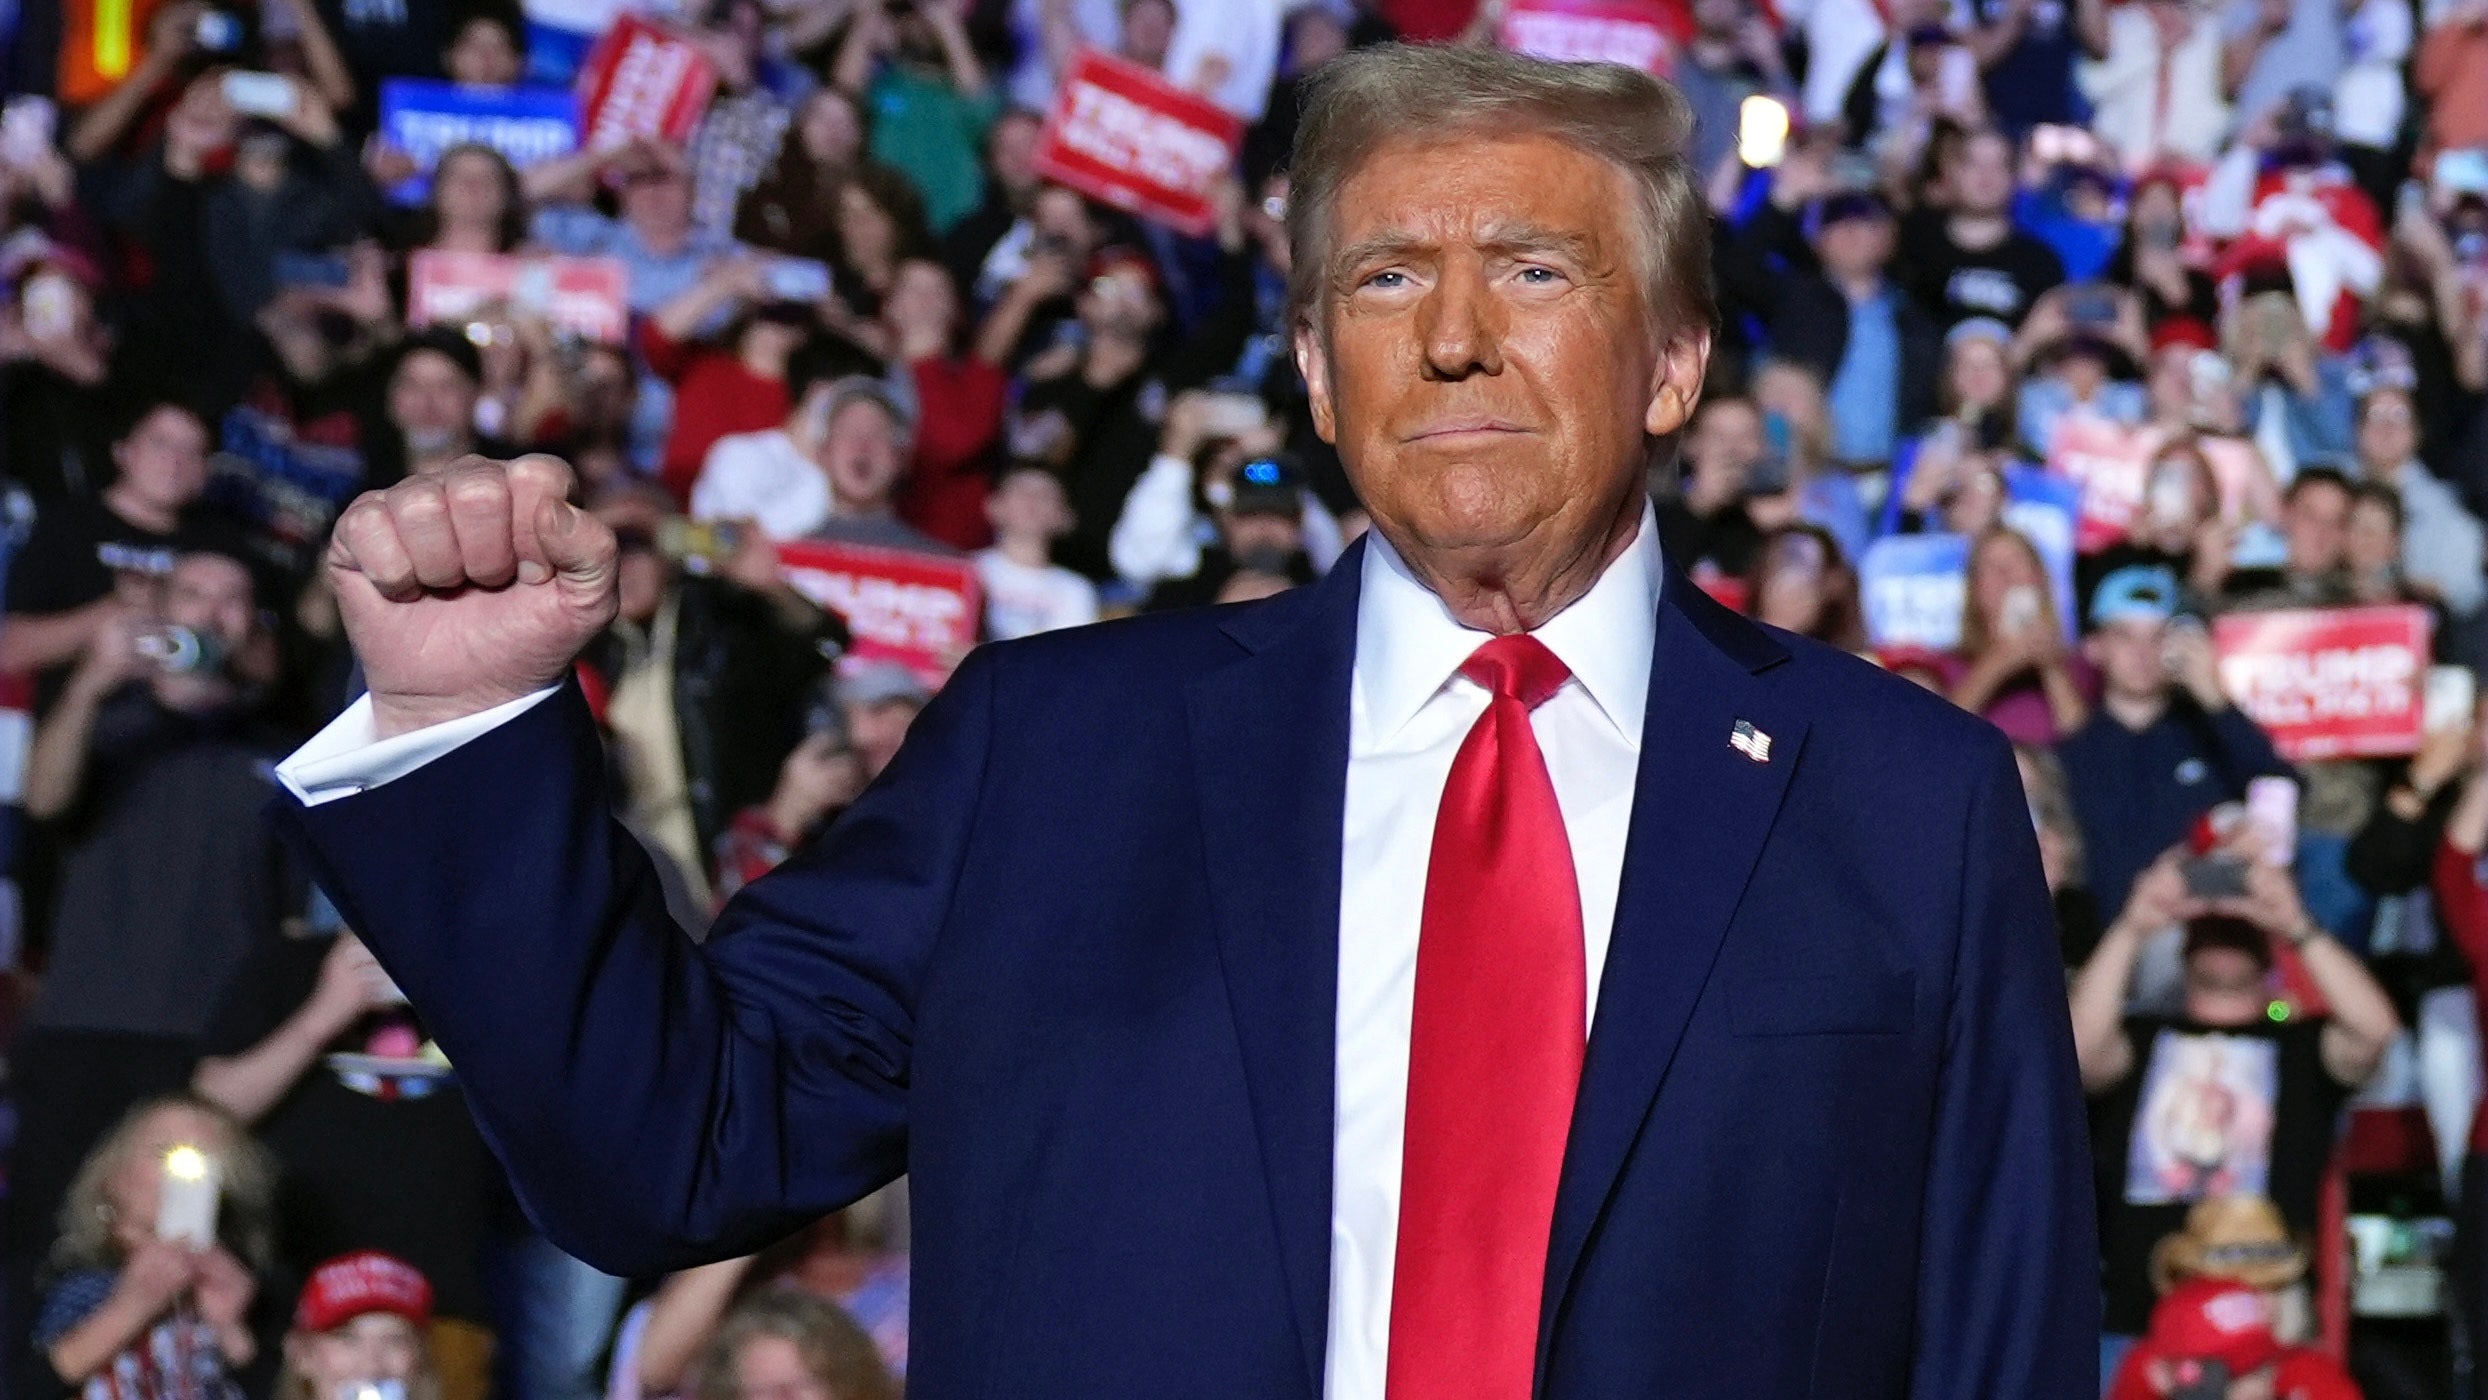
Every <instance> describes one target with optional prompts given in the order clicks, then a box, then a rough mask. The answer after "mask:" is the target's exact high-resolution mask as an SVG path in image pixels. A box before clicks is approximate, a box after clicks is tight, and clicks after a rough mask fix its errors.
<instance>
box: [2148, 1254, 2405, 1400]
mask: <svg viewBox="0 0 2488 1400" xmlns="http://www.w3.org/2000/svg"><path fill="white" fill-rule="evenodd" d="M2108 1400H2359V1388H2358V1383H2357V1382H2356V1381H2353V1380H2351V1379H2350V1373H2349V1372H2347V1371H2345V1370H2343V1369H2342V1368H2341V1363H2339V1362H2337V1361H2335V1360H2333V1359H2332V1358H2331V1357H2329V1356H2326V1355H2325V1354H2323V1353H2322V1352H2320V1351H2316V1350H2315V1349H2313V1348H2312V1347H2293V1346H2287V1345H2284V1344H2283V1343H2282V1341H2281V1339H2280V1338H2279V1337H2278V1336H2276V1335H2274V1334H2273V1331H2272V1300H2271V1299H2270V1298H2268V1297H2266V1296H2265V1295H2264V1294H2263V1292H2262V1291H2261V1290H2260V1289H2257V1288H2255V1287H2254V1286H2253V1285H2251V1284H2245V1283H2239V1282H2236V1281H2234V1280H2230V1279H2210V1278H2194V1279H2187V1280H2186V1281H2185V1282H2183V1283H2180V1284H2178V1285H2177V1286H2176V1287H2174V1288H2172V1289H2170V1290H2169V1291H2168V1296H2167V1297H2165V1298H2162V1299H2161V1300H2160V1305H2159V1306H2158V1307H2157V1308H2154V1309H2153V1310H2152V1313H2151V1331H2150V1333H2149V1334H2148V1335H2146V1336H2145V1337H2144V1338H2143V1339H2142V1341H2141V1343H2140V1344H2138V1345H2137V1346H2136V1347H2135V1348H2134V1349H2133V1350H2132V1351H2129V1352H2127V1353H2126V1354H2125V1362H2124V1364H2123V1365H2121V1366H2119V1367H2118V1368H2117V1375H2116V1381H2115V1383H2114V1384H2112V1385H2110V1386H2109V1387H2108Z"/></svg>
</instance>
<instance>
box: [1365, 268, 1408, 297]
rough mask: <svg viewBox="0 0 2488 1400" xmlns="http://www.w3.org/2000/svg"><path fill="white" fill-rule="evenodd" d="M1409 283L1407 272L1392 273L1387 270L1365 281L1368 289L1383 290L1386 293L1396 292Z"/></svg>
mask: <svg viewBox="0 0 2488 1400" xmlns="http://www.w3.org/2000/svg"><path fill="white" fill-rule="evenodd" d="M1407 281H1408V274H1407V273H1405V272H1393V271H1390V270H1388V269H1386V270H1384V271H1381V272H1377V273H1375V274H1374V275H1373V276H1371V277H1368V278H1366V279H1365V285H1366V286H1368V287H1375V288H1379V289H1380V290H1382V291H1386V292H1388V291H1396V290H1397V289H1399V288H1400V287H1402V286H1404V285H1406V283H1407Z"/></svg>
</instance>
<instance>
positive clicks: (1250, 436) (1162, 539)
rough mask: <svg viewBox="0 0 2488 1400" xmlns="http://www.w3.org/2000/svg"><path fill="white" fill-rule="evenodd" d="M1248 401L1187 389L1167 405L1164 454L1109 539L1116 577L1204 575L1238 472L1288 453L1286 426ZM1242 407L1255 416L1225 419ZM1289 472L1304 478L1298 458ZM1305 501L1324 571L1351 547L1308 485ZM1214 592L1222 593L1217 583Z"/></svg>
mask: <svg viewBox="0 0 2488 1400" xmlns="http://www.w3.org/2000/svg"><path fill="white" fill-rule="evenodd" d="M1248 398H1249V396H1248V395H1246V394H1244V393H1243V392H1241V391H1232V390H1231V391H1225V392H1220V393H1212V392H1211V391H1208V390H1204V389H1187V390H1185V391H1184V392H1182V393H1180V394H1177V395H1176V396H1175V397H1174V398H1173V399H1172V400H1171V401H1170V402H1169V403H1168V404H1167V406H1166V424H1165V429H1164V431H1163V432H1161V433H1160V434H1159V436H1158V450H1157V453H1156V454H1155V455H1154V456H1152V457H1151V458H1150V459H1149V467H1148V470H1146V471H1144V472H1142V473H1141V476H1140V480H1138V481H1136V482H1134V483H1132V491H1131V494H1130V495H1129V496H1126V497H1124V499H1123V503H1122V510H1121V514H1119V515H1118V516H1117V517H1116V519H1115V522H1114V532H1113V533H1112V534H1111V535H1109V536H1107V541H1106V543H1107V555H1108V557H1109V558H1110V559H1111V560H1112V562H1113V564H1114V571H1115V576H1116V577H1117V578H1119V579H1121V580H1123V581H1124V582H1125V583H1127V584H1135V585H1139V586H1141V587H1143V588H1153V587H1155V586H1157V585H1158V584H1160V583H1162V582H1165V581H1167V580H1170V579H1192V578H1198V577H1201V576H1202V574H1203V572H1204V562H1203V560H1204V551H1208V550H1214V549H1215V548H1217V547H1218V544H1219V536H1220V533H1221V526H1220V520H1219V515H1220V512H1221V511H1222V510H1224V509H1225V507H1226V506H1227V505H1228V504H1229V503H1230V501H1231V500H1232V498H1233V496H1234V493H1235V490H1236V487H1237V473H1238V471H1239V470H1240V469H1241V468H1242V467H1243V466H1244V465H1245V464H1246V463H1247V462H1253V461H1259V460H1262V459H1265V458H1275V457H1277V456H1279V455H1281V449H1282V446H1283V445H1284V442H1285V440H1286V431H1285V429H1284V428H1283V427H1282V426H1281V425H1279V424H1277V423H1274V422H1271V421H1270V420H1269V417H1268V412H1267V408H1266V406H1265V405H1261V404H1258V403H1250V402H1246V400H1247V399H1248ZM1238 405H1241V406H1242V407H1244V408H1245V409H1247V410H1248V413H1249V416H1248V417H1247V418H1246V419H1245V420H1244V421H1243V422H1241V423H1237V422H1225V421H1221V420H1220V415H1221V414H1231V413H1233V412H1234V411H1235V409H1236V407H1237V406H1238ZM1288 473H1289V476H1290V479H1291V480H1300V479H1301V478H1302V476H1303V473H1302V472H1301V471H1300V470H1299V467H1298V464H1296V463H1295V462H1294V460H1293V459H1292V458H1290V459H1289V466H1288ZM1298 504H1299V506H1300V509H1299V510H1298V512H1297V515H1298V518H1299V520H1300V521H1301V523H1302V527H1303V529H1302V535H1303V539H1302V541H1301V542H1300V543H1301V547H1302V548H1303V549H1304V551H1305V552H1306V554H1307V555H1308V556H1309V557H1310V558H1311V560H1312V561H1313V563H1314V565H1315V566H1316V567H1317V568H1318V567H1322V566H1326V565H1328V564H1329V563H1330V562H1331V561H1333V560H1335V559H1337V558H1338V557H1339V551H1340V550H1341V549H1342V548H1343V547H1344V545H1345V542H1344V541H1343V540H1341V539H1340V537H1339V521H1338V518H1337V517H1336V516H1333V515H1332V514H1331V513H1330V511H1329V510H1328V509H1327V508H1326V507H1324V506H1323V504H1322V501H1321V498H1320V496H1319V495H1317V494H1316V493H1315V492H1314V491H1313V490H1312V489H1311V487H1310V485H1309V484H1307V485H1306V486H1305V487H1304V489H1303V492H1302V497H1301V499H1300V501H1299V503H1298ZM1293 548H1294V547H1292V546H1291V552H1292V549H1293ZM1280 572H1282V573H1284V572H1286V571H1285V570H1284V569H1282V570H1281V571H1280ZM1211 591H1212V592H1215V591H1216V588H1215V585H1214V584H1213V585H1212V587H1211Z"/></svg>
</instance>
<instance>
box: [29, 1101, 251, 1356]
mask: <svg viewBox="0 0 2488 1400" xmlns="http://www.w3.org/2000/svg"><path fill="white" fill-rule="evenodd" d="M177 1177H178V1178H183V1179H184V1180H183V1182H182V1184H180V1185H172V1186H170V1189H174V1190H180V1191H184V1192H185V1193H190V1192H196V1191H198V1190H199V1188H198V1187H196V1186H193V1185H190V1184H189V1182H190V1181H195V1180H197V1179H199V1178H202V1177H203V1178H204V1179H206V1180H207V1181H209V1182H210V1183H211V1185H210V1187H209V1188H207V1189H208V1192H209V1194H210V1195H211V1199H212V1201H213V1209H212V1214H211V1216H210V1219H211V1220H212V1224H209V1225H207V1228H208V1230H209V1231H210V1232H211V1242H209V1243H207V1244H204V1245H202V1244H199V1243H197V1242H196V1241H194V1240H192V1239H189V1238H170V1239H168V1238H165V1237H164V1226H165V1225H166V1223H168V1221H170V1220H171V1219H172V1217H173V1216H176V1215H178V1214H179V1213H180V1208H179V1207H178V1206H177V1207H176V1209H175V1211H173V1212H169V1213H168V1212H167V1211H166V1210H165V1207H164V1200H165V1195H166V1192H167V1190H168V1185H169V1183H171V1182H173V1180H174V1179H175V1178H177ZM275 1188H276V1169H275V1165H274V1163H273V1161H272V1160H271V1159H270V1157H269V1156H268V1152H267V1150H266V1149H265V1148H263V1147H261V1146H260V1145H259V1144H258V1143H256V1142H254V1141H252V1140H251V1138H250V1136H249V1135H248V1134H247V1133H245V1132H244V1131H243V1130H242V1126H241V1124H239V1123H237V1122H236V1121H234V1119H233V1117H232V1115H230V1114H228V1113H226V1112H225V1111H224V1110H223V1109H220V1108H217V1107H215V1106H214V1105H212V1104H209V1103H207V1102H205V1101H204V1100H201V1099H196V1098H192V1097H190V1096H189V1095H187V1094H171V1095H166V1096H164V1097H162V1098H155V1099H149V1100H147V1101H146V1102H144V1103H141V1104H139V1105H137V1106H136V1107H134V1108H132V1109H131V1110H130V1111H129V1112H128V1113H127V1114H126V1115H124V1116H123V1117H122V1119H121V1121H120V1123H119V1124H118V1125H117V1126H115V1127H114V1128H113V1130H112V1131H111V1132H110V1133H108V1134H106V1135H105V1137H104V1140H103V1141H102V1142H101V1143H99V1144H97V1145H96V1147H95V1150H94V1151H93V1152H91V1153H89V1154H87V1158H86V1161H85V1163H84V1164H83V1165H81V1166H80V1167H79V1168H78V1174H77V1177H76V1178H75V1179H74V1180H72V1181H71V1183H70V1186H69V1193H68V1195H67V1197H66V1198H65V1199H64V1200H63V1202H62V1204H61V1221H60V1236H59V1239H58V1240H57V1241H56V1242H55V1243H54V1244H53V1246H52V1255H51V1260H50V1268H51V1275H50V1285H49V1286H48V1287H47V1288H46V1289H45V1290H44V1292H43V1298H42V1304H41V1308H40V1310H39V1312H38V1314H37V1321H36V1323H35V1345H36V1346H37V1347H38V1348H39V1349H40V1350H41V1351H42V1352H43V1354H44V1357H45V1359H47V1360H48V1361H50V1362H51V1365H52V1370H53V1371H54V1372H55V1373H56V1374H57V1375H58V1376H59V1377H60V1380H61V1383H62V1384H63V1385H64V1386H66V1387H67V1388H69V1389H72V1390H75V1391H77V1392H79V1393H80V1394H81V1395H83V1396H85V1397H87V1400H156V1397H159V1396H161V1397H167V1400H170V1397H176V1396H178V1397H181V1400H240V1397H241V1395H242V1393H243V1392H242V1388H241V1386H240V1384H239V1383H238V1382H237V1381H236V1379H235V1377H236V1376H237V1375H238V1374H239V1373H241V1372H242V1371H244V1370H245V1369H247V1368H248V1367H249V1366H250V1365H251V1363H252V1362H253V1361H255V1360H257V1359H258V1356H259V1342H258V1338H257V1337H256V1336H255V1335H254V1334H253V1332H252V1330H251V1325H250V1313H251V1304H252V1301H253V1300H254V1299H256V1298H257V1296H258V1293H259V1275H260V1274H261V1273H262V1272H264V1271H265V1270H266V1269H267V1267H268V1265H269V1262H270V1260H271V1259H272V1258H273V1257H274V1253H275V1241H274V1229H273V1226H272V1224H271V1221H272V1218H273V1209H274V1200H275Z"/></svg>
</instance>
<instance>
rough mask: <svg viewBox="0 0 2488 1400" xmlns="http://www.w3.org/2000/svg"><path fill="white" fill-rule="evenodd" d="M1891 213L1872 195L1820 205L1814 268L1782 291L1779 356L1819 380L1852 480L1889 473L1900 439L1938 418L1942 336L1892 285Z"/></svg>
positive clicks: (1773, 327) (1774, 333)
mask: <svg viewBox="0 0 2488 1400" xmlns="http://www.w3.org/2000/svg"><path fill="white" fill-rule="evenodd" d="M1893 228H1894V225H1893V220H1892V211H1891V209H1890V208H1889V207H1888V206H1887V205H1885V203H1884V202H1883V197H1882V196H1881V195H1878V194H1876V193H1874V192H1873V191H1871V190H1847V191H1842V192H1840V193H1837V194H1833V195H1832V196H1830V197H1829V198H1826V199H1823V200H1821V201H1819V202H1817V204H1816V205H1815V210H1814V237H1813V241H1812V245H1811V246H1812V251H1813V254H1814V260H1815V266H1814V268H1813V269H1812V270H1808V271H1798V272H1795V273H1794V274H1793V275H1791V276H1789V277H1788V278H1786V279H1785V280H1784V281H1782V282H1781V283H1780V284H1779V289H1780V292H1779V305H1778V307H1777V309H1776V310H1775V311H1774V313H1773V315H1772V317H1771V323H1770V337H1771V349H1772V353H1773V354H1774V355H1777V356H1779V357H1781V358H1784V359H1789V360H1794V361H1796V362H1797V363H1799V364H1802V365H1805V366H1806V367H1807V368H1809V369H1811V370H1813V371H1814V372H1815V373H1816V374H1817V375H1819V376H1821V377H1822V380H1823V383H1824V385H1825V386H1826V387H1825V392H1826V393H1827V394H1828V395H1829V398H1830V404H1831V424H1832V445H1831V446H1832V456H1833V459H1834V460H1835V461H1837V462H1838V463H1839V464H1840V465H1841V466H1842V467H1843V468H1844V469H1846V470H1848V471H1851V472H1866V471H1881V470H1883V469H1885V468H1887V467H1888V466H1890V464H1891V461H1892V455H1893V449H1894V446H1895V444H1896V443H1897V441H1898V439H1899V436H1900V434H1901V433H1902V431H1904V430H1905V429H1907V428H1909V427H1912V426H1915V425H1916V424H1917V423H1919V422H1920V421H1922V420H1924V419H1925V418H1926V417H1927V416H1928V415H1929V414H1931V413H1933V412H1934V411H1935V397H1936V395H1935V386H1936V377H1937V374H1938V372H1939V367H1940V365H1941V362H1942V358H1943V350H1942V346H1943V339H1942V336H1943V332H1942V330H1941V329H1940V328H1939V327H1937V325H1936V324H1935V321H1934V318H1932V317H1930V316H1928V315H1927V313H1926V310H1925V308H1923V307H1921V306H1920V305H1919V304H1918V302H1917V299H1916V298H1914V297H1912V296H1911V295H1910V294H1909V293H1908V291H1906V290H1905V289H1903V288H1902V287H1901V286H1900V284H1899V283H1897V282H1895V281H1893V280H1892V278H1891V276H1890V275H1889V270H1890V267H1891V262H1892V247H1893V241H1892V240H1893Z"/></svg>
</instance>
